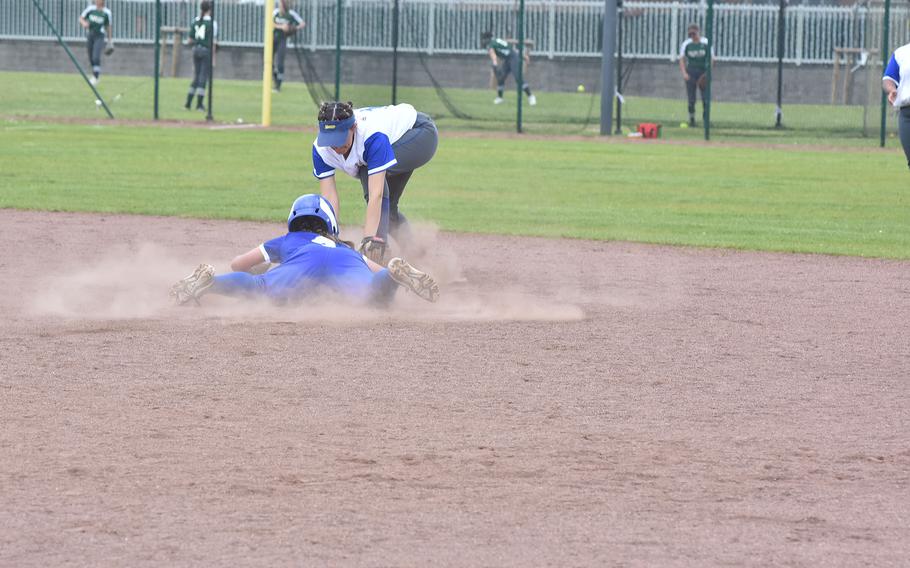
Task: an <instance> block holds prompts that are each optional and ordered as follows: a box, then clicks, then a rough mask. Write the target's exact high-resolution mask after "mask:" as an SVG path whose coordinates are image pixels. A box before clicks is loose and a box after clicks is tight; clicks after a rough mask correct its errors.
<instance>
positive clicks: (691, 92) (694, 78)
mask: <svg viewBox="0 0 910 568" xmlns="http://www.w3.org/2000/svg"><path fill="white" fill-rule="evenodd" d="M705 72H706V71H705V70H704V69H692V68H691V67H687V68H686V73H688V74H689V80H688V81H686V97H687V98H688V99H689V116H695V91H696V90H699V91H701V106H702V110H704V106H705V89H704V87H701V86H700V85H699V84H698V81H699V79H701V77H702V75H704V74H705Z"/></svg>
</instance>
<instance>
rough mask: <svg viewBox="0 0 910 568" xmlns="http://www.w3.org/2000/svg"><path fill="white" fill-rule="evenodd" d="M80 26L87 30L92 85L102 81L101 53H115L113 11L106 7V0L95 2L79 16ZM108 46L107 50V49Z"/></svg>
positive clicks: (96, 0)
mask: <svg viewBox="0 0 910 568" xmlns="http://www.w3.org/2000/svg"><path fill="white" fill-rule="evenodd" d="M79 25H80V26H82V27H83V28H85V30H86V36H85V37H86V47H88V59H89V62H90V64H91V66H92V77H91V78H90V79H89V81H90V82H91V84H92V85H97V84H98V81H99V80H101V52H102V51H104V52H105V54H106V55H110V54H111V53H113V51H114V36H113V34H112V33H111V11H110V9H108V8H105V7H104V0H95V3H94V4H89V5H88V6H87V7H86V8H85V10H83V11H82V14H81V15H80V16H79ZM105 44H107V49H105Z"/></svg>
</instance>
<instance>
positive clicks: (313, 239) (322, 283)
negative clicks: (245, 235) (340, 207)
mask: <svg viewBox="0 0 910 568" xmlns="http://www.w3.org/2000/svg"><path fill="white" fill-rule="evenodd" d="M259 249H260V251H261V252H262V255H263V257H264V258H265V260H266V261H267V262H272V263H280V264H279V265H278V266H276V267H275V268H273V269H271V270H269V271H268V272H266V273H265V274H261V275H259V276H258V278H260V279H261V282H262V289H263V292H264V293H265V294H266V295H267V296H268V297H270V298H274V299H278V300H288V299H293V298H296V297H300V296H302V295H305V294H306V293H308V292H312V291H313V290H315V289H317V288H328V289H329V290H332V291H334V292H338V293H341V294H343V295H345V296H349V297H353V298H355V299H359V300H367V299H369V298H370V297H371V296H372V295H374V294H375V293H376V292H377V291H378V290H377V287H379V286H381V285H382V284H383V283H384V280H388V278H387V275H386V274H383V273H384V272H386V271H385V270H382V271H380V272H377V273H373V271H371V270H370V268H369V267H368V266H367V263H366V261H365V260H364V259H363V256H362V255H361V254H360V253H358V252H357V251H355V250H353V249H350V248H348V247H346V246H344V245H338V244H336V243H335V241H333V240H331V239H328V238H326V237H323V236H320V235H317V234H315V233H307V232H302V231H301V232H293V233H288V234H286V235H284V236H281V237H278V238H276V239H272V240H269V241H266V242H264V243H262V244H261V245H260V246H259Z"/></svg>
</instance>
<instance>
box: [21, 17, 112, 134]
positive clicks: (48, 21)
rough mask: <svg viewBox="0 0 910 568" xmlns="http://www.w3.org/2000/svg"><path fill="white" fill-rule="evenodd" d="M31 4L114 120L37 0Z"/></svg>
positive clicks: (96, 99) (97, 99)
mask: <svg viewBox="0 0 910 568" xmlns="http://www.w3.org/2000/svg"><path fill="white" fill-rule="evenodd" d="M32 4H34V5H35V8H37V9H38V13H39V14H41V17H42V18H43V19H44V22H45V23H46V24H47V25H48V27H50V29H51V31H52V32H54V35H55V36H57V41H58V42H60V45H61V46H62V47H63V51H65V52H66V54H67V55H68V56H69V58H70V61H72V62H73V65H75V66H76V69H78V70H79V73H80V74H81V75H82V79H83V80H84V81H85V84H86V85H88V86H89V88H90V89H91V90H92V92H93V93H95V101H97V102H100V104H101V106H102V107H104V112H106V113H107V116H108V117H109V118H114V114H113V113H112V112H111V109H109V108H108V107H107V103H106V102H104V99H103V98H101V93H99V92H98V89H96V88H95V85H92V83H91V81H89V80H88V75H86V74H85V70H83V69H82V66H81V65H79V62H78V61H76V57H75V56H74V55H73V52H72V51H70V48H69V46H68V45H66V42H65V41H63V37H61V36H60V32H58V31H57V28H55V27H54V24H53V23H51V19H50V18H48V17H47V14H45V13H44V10H42V9H41V6H40V5H39V4H38V0H32Z"/></svg>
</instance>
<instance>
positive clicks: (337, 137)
mask: <svg viewBox="0 0 910 568" xmlns="http://www.w3.org/2000/svg"><path fill="white" fill-rule="evenodd" d="M438 143H439V133H438V132H437V130H436V125H435V124H434V123H433V120H432V119H431V118H430V117H429V116H427V115H426V114H424V113H422V112H417V110H415V109H414V107H412V106H411V105H409V104H399V105H395V106H383V107H366V108H358V109H355V108H354V106H353V104H352V103H350V102H347V103H342V102H330V103H323V105H322V107H321V108H320V109H319V136H318V137H317V138H316V141H315V142H313V175H314V176H316V178H317V179H318V180H319V191H320V192H321V193H322V195H323V196H325V198H326V199H328V200H329V203H331V204H332V207H334V208H335V211H339V209H338V191H337V189H336V187H335V170H339V169H340V170H342V171H344V172H345V173H347V174H348V175H350V176H352V177H355V178H359V179H360V185H361V186H362V187H363V197H364V199H366V201H367V213H366V221H365V222H364V225H363V234H364V235H366V237H364V239H363V241H362V242H361V243H360V249H359V250H360V252H362V253H363V254H364V255H365V256H366V257H367V258H369V259H370V260H372V261H374V262H377V263H379V264H383V263H384V260H385V253H386V247H387V244H388V236H389V234H391V235H392V236H393V237H395V240H396V241H397V242H398V244H399V245H401V244H403V243H405V242H408V241H410V240H411V236H410V229H409V226H408V220H407V218H405V216H404V215H403V214H402V213H401V211H399V210H398V202H399V200H400V199H401V195H402V193H404V188H405V186H406V185H407V183H408V180H410V179H411V174H413V173H414V170H416V169H417V168H419V167H421V166H423V165H424V164H426V163H427V162H429V161H430V159H431V158H432V157H433V155H434V154H435V153H436V146H437V144H438Z"/></svg>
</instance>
